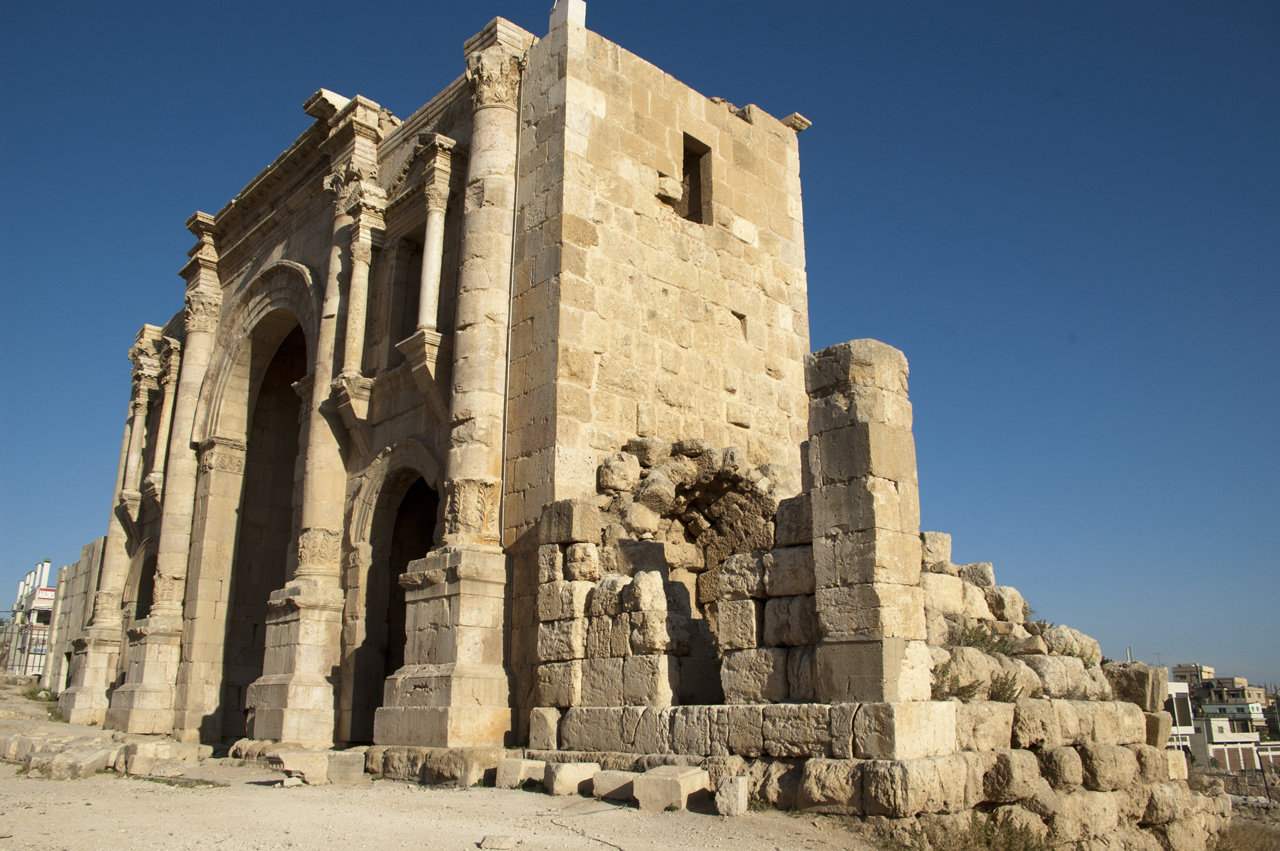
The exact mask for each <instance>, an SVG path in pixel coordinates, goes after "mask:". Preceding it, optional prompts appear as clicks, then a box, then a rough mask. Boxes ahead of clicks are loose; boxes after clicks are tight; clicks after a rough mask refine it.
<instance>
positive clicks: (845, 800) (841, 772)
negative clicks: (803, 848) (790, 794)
mask: <svg viewBox="0 0 1280 851" xmlns="http://www.w3.org/2000/svg"><path fill="white" fill-rule="evenodd" d="M862 766H863V763H862V762H861V761H858V760H848V759H834V760H833V759H808V760H805V763H804V773H803V775H802V777H801V780H800V788H799V790H797V794H796V809H799V810H803V811H805V812H815V813H832V814H838V815H861V814H862V812H863V803H862Z"/></svg>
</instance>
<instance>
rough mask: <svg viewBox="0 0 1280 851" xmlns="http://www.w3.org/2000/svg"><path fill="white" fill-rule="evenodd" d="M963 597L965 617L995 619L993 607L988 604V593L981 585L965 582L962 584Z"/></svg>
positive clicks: (983, 619)
mask: <svg viewBox="0 0 1280 851" xmlns="http://www.w3.org/2000/svg"><path fill="white" fill-rule="evenodd" d="M961 597H962V601H963V602H962V605H963V614H964V616H965V617H967V618H969V619H971V620H982V621H989V620H995V616H994V615H993V614H992V613H991V607H990V606H988V605H987V595H986V593H985V592H984V591H983V589H982V587H981V586H978V585H975V584H973V583H972V582H964V583H963V585H961Z"/></svg>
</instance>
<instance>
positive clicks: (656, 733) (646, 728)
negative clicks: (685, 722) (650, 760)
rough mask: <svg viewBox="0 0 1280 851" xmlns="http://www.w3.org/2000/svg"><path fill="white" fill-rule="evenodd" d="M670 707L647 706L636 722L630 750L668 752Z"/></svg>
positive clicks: (670, 719) (669, 742)
mask: <svg viewBox="0 0 1280 851" xmlns="http://www.w3.org/2000/svg"><path fill="white" fill-rule="evenodd" d="M672 709H674V707H670V706H647V707H645V709H644V711H643V712H642V713H641V715H640V719H639V720H638V721H637V722H636V731H635V736H634V738H633V740H632V743H633V747H632V750H633V751H634V752H635V753H670V752H671V725H672Z"/></svg>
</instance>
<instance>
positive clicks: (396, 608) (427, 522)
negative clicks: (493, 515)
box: [345, 470, 440, 743]
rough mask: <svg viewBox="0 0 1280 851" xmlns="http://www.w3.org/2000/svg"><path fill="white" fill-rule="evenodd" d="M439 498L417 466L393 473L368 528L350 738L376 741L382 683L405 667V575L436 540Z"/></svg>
mask: <svg viewBox="0 0 1280 851" xmlns="http://www.w3.org/2000/svg"><path fill="white" fill-rule="evenodd" d="M439 508H440V497H439V495H438V494H437V493H436V491H435V490H433V489H432V488H431V487H430V486H429V485H428V484H427V482H426V480H424V479H423V478H422V476H421V474H419V473H418V472H417V471H416V470H401V471H399V472H398V473H393V474H391V475H390V476H389V477H388V478H387V480H386V482H385V484H384V485H383V487H382V489H381V492H380V494H379V497H378V501H377V507H376V509H375V511H374V515H373V523H372V526H371V528H370V530H369V545H370V546H369V556H370V559H369V564H368V565H367V567H366V568H365V569H364V570H363V571H362V573H363V575H362V576H361V577H360V588H361V591H362V593H361V594H360V595H359V597H360V598H361V599H360V602H359V604H358V605H356V606H355V608H354V610H353V611H348V618H349V619H356V620H357V623H356V624H354V625H355V626H356V630H355V634H353V635H351V636H350V638H351V643H352V644H353V645H354V649H353V651H352V652H351V653H349V654H348V665H349V670H350V678H349V680H348V681H349V682H350V684H351V692H350V695H351V700H350V709H349V716H348V718H349V720H348V727H347V731H346V736H345V738H346V739H347V741H349V742H353V743H356V742H372V741H373V718H374V713H375V712H376V711H377V710H378V708H379V707H380V706H382V700H383V683H384V682H385V681H386V679H387V677H389V676H391V675H392V674H393V673H395V672H396V671H397V670H398V669H399V668H400V667H401V666H403V665H404V650H405V636H406V634H405V611H406V610H405V593H404V588H403V587H402V586H401V585H400V582H399V579H400V576H401V574H403V573H404V572H405V569H406V568H407V567H408V566H409V563H410V562H411V561H414V560H416V559H420V558H422V557H423V556H425V555H426V554H427V552H428V551H429V550H430V549H431V546H432V544H433V542H434V540H435V531H436V518H437V515H438V513H439Z"/></svg>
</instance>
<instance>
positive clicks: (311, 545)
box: [298, 527, 342, 567]
mask: <svg viewBox="0 0 1280 851" xmlns="http://www.w3.org/2000/svg"><path fill="white" fill-rule="evenodd" d="M341 556H342V533H341V532H338V531H336V530H334V529H322V528H319V527H312V528H309V529H303V530H302V534H301V535H299V536H298V566H299V567H301V566H302V565H336V564H338V563H339V559H340V558H341Z"/></svg>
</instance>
